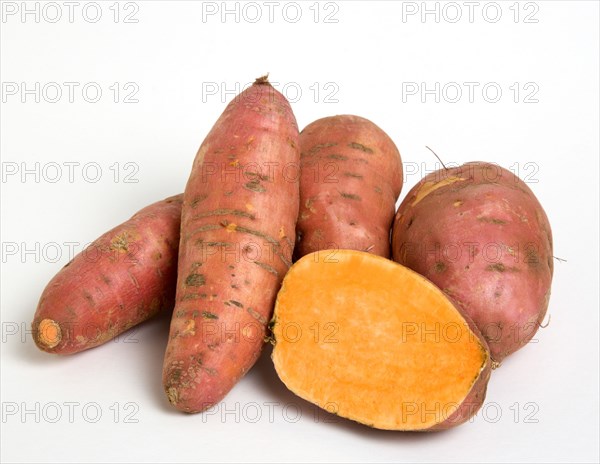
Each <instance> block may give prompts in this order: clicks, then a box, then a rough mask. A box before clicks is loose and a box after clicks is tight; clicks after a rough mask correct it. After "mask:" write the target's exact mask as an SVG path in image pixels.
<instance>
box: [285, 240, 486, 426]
mask: <svg viewBox="0 0 600 464" xmlns="http://www.w3.org/2000/svg"><path fill="white" fill-rule="evenodd" d="M335 261H337V262H335ZM273 335H274V338H275V347H274V350H273V363H274V365H275V369H276V371H277V373H278V375H279V377H280V379H281V380H282V381H283V382H284V383H285V384H286V386H287V387H288V388H289V389H290V390H291V391H293V392H294V393H296V394H297V395H298V396H300V397H302V398H304V399H306V400H307V401H310V402H312V403H315V404H317V405H319V406H320V407H323V408H325V409H327V410H329V411H330V412H335V413H336V414H338V415H339V416H342V417H346V418H349V419H353V420H355V421H358V422H361V423H364V424H367V425H370V426H372V427H376V428H380V429H389V430H424V429H428V428H430V427H432V426H434V425H436V424H439V423H441V422H443V421H444V420H445V419H447V418H448V416H450V414H452V412H454V411H455V409H456V408H457V407H458V405H460V404H461V403H462V402H463V400H464V399H465V398H466V396H467V394H468V393H469V391H470V390H471V387H472V385H473V383H474V382H475V381H476V380H477V378H478V376H479V374H480V372H481V371H482V369H483V368H484V367H485V364H486V362H487V351H486V349H485V348H484V347H483V345H482V344H481V342H480V341H479V339H478V337H477V336H476V335H475V334H474V333H473V332H472V331H471V329H470V328H469V326H468V324H467V322H466V321H465V320H464V319H463V317H462V315H461V314H460V313H459V312H458V310H457V309H456V308H455V307H454V306H453V304H452V303H451V302H450V301H449V300H448V299H447V298H446V297H445V296H444V294H443V293H442V292H441V291H440V290H439V289H438V288H437V287H435V286H434V285H433V284H431V283H430V282H429V281H428V280H426V279H425V278H423V277H422V276H420V275H419V274H416V273H415V272H413V271H411V270H410V269H408V268H405V267H404V266H401V265H399V264H396V263H394V262H392V261H389V260H387V259H384V258H381V257H378V256H373V255H371V254H368V253H362V252H358V251H350V250H339V251H336V252H334V251H321V252H317V253H312V254H309V255H306V256H305V257H304V258H302V259H301V260H300V261H298V262H297V263H296V264H295V265H294V266H293V267H292V268H291V270H290V271H289V272H288V274H287V275H286V277H285V279H284V281H283V286H282V289H281V291H280V292H279V295H278V297H277V304H276V307H275V316H274V324H273Z"/></svg>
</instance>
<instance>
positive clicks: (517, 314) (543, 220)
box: [392, 162, 553, 363]
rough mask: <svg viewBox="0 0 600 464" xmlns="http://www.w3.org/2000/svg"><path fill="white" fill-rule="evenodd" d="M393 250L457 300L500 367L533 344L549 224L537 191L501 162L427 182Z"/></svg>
mask: <svg viewBox="0 0 600 464" xmlns="http://www.w3.org/2000/svg"><path fill="white" fill-rule="evenodd" d="M392 253H393V259H394V260H395V261H397V262H399V263H400V264H404V265H406V266H408V267H410V268H412V269H414V270H415V271H417V272H419V273H420V274H422V275H424V276H426V277H427V278H429V279H430V280H431V281H433V282H434V283H435V284H436V285H438V286H439V287H440V288H441V289H442V290H443V291H444V292H445V293H446V294H448V295H449V296H450V297H452V298H453V299H454V300H455V301H456V303H457V304H458V305H459V306H460V307H461V308H462V309H463V310H464V311H465V312H466V313H467V314H468V315H469V316H470V317H471V318H472V319H473V321H474V322H475V324H476V325H477V327H478V328H479V329H480V331H481V332H482V334H483V336H484V337H485V339H486V340H487V342H488V345H489V347H490V350H491V353H492V358H493V360H494V361H495V362H496V363H499V362H501V361H502V360H503V359H504V358H505V357H506V356H508V355H510V354H511V353H513V352H515V351H516V350H518V349H520V348H521V347H523V346H524V345H525V344H527V342H528V341H529V340H530V339H531V338H532V337H533V335H534V334H535V333H536V331H537V329H538V327H539V326H540V324H541V323H542V321H543V319H544V316H545V314H546V310H547V307H548V302H549V298H550V286H551V281H552V273H553V261H552V260H553V258H552V232H551V229H550V224H549V221H548V218H547V216H546V213H545V212H544V210H543V208H542V206H541V205H540V203H539V201H538V200H537V198H536V197H535V195H534V194H533V192H532V191H531V189H530V188H529V187H528V186H527V185H526V184H525V183H524V182H523V181H521V180H520V179H519V178H518V177H516V176H515V175H514V174H513V173H511V172H510V171H507V170H506V169H503V168H501V167H499V166H497V165H492V164H489V163H484V162H472V163H467V164H465V165H462V166H459V167H456V168H452V169H448V170H440V171H437V172H434V173H431V174H429V175H428V176H426V177H425V178H423V179H422V180H421V181H420V182H419V183H418V184H417V185H416V186H415V187H414V188H413V189H412V190H411V191H410V192H409V193H408V195H407V197H406V198H405V200H404V201H403V202H402V204H401V205H400V207H399V209H398V211H397V213H396V216H395V220H394V227H393V234H392Z"/></svg>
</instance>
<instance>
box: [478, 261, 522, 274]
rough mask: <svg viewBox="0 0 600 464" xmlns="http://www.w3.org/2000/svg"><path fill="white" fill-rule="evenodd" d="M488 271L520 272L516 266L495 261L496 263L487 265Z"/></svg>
mask: <svg viewBox="0 0 600 464" xmlns="http://www.w3.org/2000/svg"><path fill="white" fill-rule="evenodd" d="M485 270H486V271H493V272H520V270H519V269H518V268H516V267H512V266H511V267H506V266H505V265H504V264H502V263H494V264H490V265H489V266H487V267H486V268H485Z"/></svg>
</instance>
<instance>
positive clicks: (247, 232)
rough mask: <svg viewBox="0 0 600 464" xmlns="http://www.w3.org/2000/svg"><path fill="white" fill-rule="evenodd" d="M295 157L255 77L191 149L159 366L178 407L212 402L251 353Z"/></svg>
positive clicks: (278, 100)
mask: <svg viewBox="0 0 600 464" xmlns="http://www.w3.org/2000/svg"><path fill="white" fill-rule="evenodd" d="M299 153H300V152H299V144H298V126H297V124H296V120H295V117H294V115H293V113H292V110H291V108H290V106H289V103H288V102H287V100H286V99H285V98H284V97H283V95H281V94H280V93H279V92H277V91H275V90H274V89H273V87H272V86H271V85H270V84H269V83H268V82H266V80H265V79H259V80H257V82H256V83H255V84H254V85H252V86H251V87H250V88H248V89H247V90H245V91H244V92H242V93H241V94H240V95H238V96H237V97H236V98H235V99H234V100H233V101H232V102H231V103H230V104H229V105H228V106H227V108H226V109H225V111H224V112H223V114H222V115H221V117H220V118H219V119H218V121H217V122H216V123H215V125H214V126H213V128H212V130H211V131H210V133H209V134H208V135H207V137H206V139H205V140H204V142H203V143H202V145H201V147H200V149H199V151H198V154H197V155H196V159H195V161H194V165H193V168H192V172H191V174H190V178H189V180H188V183H187V186H186V190H185V195H184V206H183V211H182V234H181V242H180V251H179V268H178V282H177V294H176V306H175V310H174V312H173V319H172V322H171V330H170V336H169V342H168V346H167V349H166V353H165V359H164V365H163V384H164V389H165V392H166V395H167V398H168V400H169V402H170V403H171V404H172V405H173V406H175V407H176V408H177V409H179V410H181V411H184V412H190V413H192V412H200V411H202V410H205V409H207V408H208V407H210V406H211V405H213V404H215V403H217V402H218V401H220V400H221V399H222V398H223V397H224V396H225V395H226V394H227V392H228V391H229V390H230V389H231V388H232V387H233V386H234V385H235V383H236V382H237V381H238V380H239V379H240V378H241V377H242V376H243V375H244V374H245V373H246V372H247V371H248V370H249V369H250V368H251V367H252V365H253V364H254V363H255V361H256V360H257V359H258V356H259V354H260V351H261V348H262V346H263V344H264V338H265V336H266V326H267V323H268V321H269V319H270V317H271V313H272V311H273V306H274V303H275V297H276V294H277V291H278V290H279V286H280V284H281V280H282V278H283V276H284V274H285V273H286V272H287V269H288V268H289V266H290V265H291V258H292V252H293V247H294V239H295V230H294V229H295V222H296V218H297V216H298V198H299V191H298V190H299V187H298V170H299Z"/></svg>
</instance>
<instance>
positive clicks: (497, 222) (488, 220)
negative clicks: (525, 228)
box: [477, 217, 506, 224]
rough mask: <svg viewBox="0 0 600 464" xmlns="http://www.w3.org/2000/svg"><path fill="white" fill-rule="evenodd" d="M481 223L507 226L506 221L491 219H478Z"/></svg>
mask: <svg viewBox="0 0 600 464" xmlns="http://www.w3.org/2000/svg"><path fill="white" fill-rule="evenodd" d="M477 220H478V221H479V222H485V223H486V224H506V221H504V220H502V219H497V218H491V217H478V218H477Z"/></svg>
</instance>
